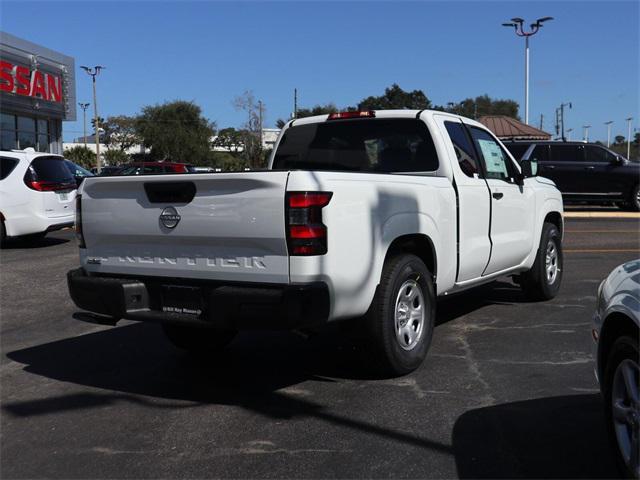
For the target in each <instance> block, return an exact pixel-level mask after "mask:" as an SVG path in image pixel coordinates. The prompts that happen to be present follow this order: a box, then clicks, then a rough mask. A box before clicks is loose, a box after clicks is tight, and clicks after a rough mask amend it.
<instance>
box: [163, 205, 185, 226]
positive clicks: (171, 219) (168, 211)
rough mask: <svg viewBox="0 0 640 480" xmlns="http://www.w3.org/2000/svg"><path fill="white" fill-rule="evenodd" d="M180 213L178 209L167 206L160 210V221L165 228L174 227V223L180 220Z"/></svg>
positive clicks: (176, 223)
mask: <svg viewBox="0 0 640 480" xmlns="http://www.w3.org/2000/svg"><path fill="white" fill-rule="evenodd" d="M180 218H182V217H180V215H179V214H178V211H177V210H176V209H175V208H173V207H167V208H165V209H164V210H162V213H161V214H160V223H162V225H164V226H165V227H167V228H176V225H178V223H179V222H180Z"/></svg>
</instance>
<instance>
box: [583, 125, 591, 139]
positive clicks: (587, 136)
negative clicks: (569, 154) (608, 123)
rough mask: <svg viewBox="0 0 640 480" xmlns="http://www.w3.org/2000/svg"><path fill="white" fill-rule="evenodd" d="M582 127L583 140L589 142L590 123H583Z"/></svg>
mask: <svg viewBox="0 0 640 480" xmlns="http://www.w3.org/2000/svg"><path fill="white" fill-rule="evenodd" d="M582 128H584V141H585V142H589V129H590V128H591V125H583V126H582Z"/></svg>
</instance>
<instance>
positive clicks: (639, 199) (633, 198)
mask: <svg viewBox="0 0 640 480" xmlns="http://www.w3.org/2000/svg"><path fill="white" fill-rule="evenodd" d="M627 209H629V210H631V211H632V212H640V183H639V184H638V185H636V186H635V187H633V188H632V189H631V195H629V200H627Z"/></svg>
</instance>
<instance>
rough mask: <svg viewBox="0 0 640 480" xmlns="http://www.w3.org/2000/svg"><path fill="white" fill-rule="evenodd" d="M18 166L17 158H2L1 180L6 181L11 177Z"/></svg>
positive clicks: (0, 160) (0, 163)
mask: <svg viewBox="0 0 640 480" xmlns="http://www.w3.org/2000/svg"><path fill="white" fill-rule="evenodd" d="M16 165H18V160H17V159H15V158H8V157H0V180H4V179H5V178H7V177H8V176H9V174H10V173H11V172H13V169H14V168H16Z"/></svg>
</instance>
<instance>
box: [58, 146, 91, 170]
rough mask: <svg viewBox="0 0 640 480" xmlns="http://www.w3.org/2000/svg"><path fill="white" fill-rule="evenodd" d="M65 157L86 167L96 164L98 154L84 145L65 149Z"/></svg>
mask: <svg viewBox="0 0 640 480" xmlns="http://www.w3.org/2000/svg"><path fill="white" fill-rule="evenodd" d="M63 155H64V158H66V159H69V160H71V161H72V162H74V163H77V164H78V165H80V166H81V167H84V168H93V167H95V166H96V154H95V153H94V152H92V151H91V150H90V149H88V148H86V147H85V146H84V145H77V146H75V147H71V148H67V149H66V150H65V151H64V154H63Z"/></svg>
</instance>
